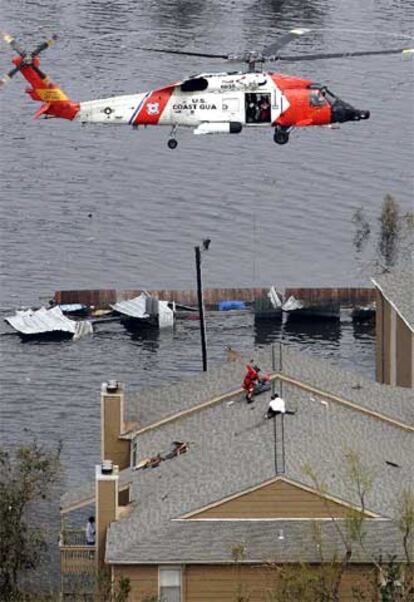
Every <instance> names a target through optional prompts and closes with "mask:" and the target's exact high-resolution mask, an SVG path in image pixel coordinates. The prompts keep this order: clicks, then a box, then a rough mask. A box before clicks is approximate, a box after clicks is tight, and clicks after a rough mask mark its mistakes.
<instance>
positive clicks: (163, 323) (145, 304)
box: [111, 293, 175, 328]
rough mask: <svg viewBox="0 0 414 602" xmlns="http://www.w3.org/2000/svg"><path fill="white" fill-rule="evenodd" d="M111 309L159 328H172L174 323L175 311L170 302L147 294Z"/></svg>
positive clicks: (121, 302)
mask: <svg viewBox="0 0 414 602" xmlns="http://www.w3.org/2000/svg"><path fill="white" fill-rule="evenodd" d="M111 307H112V309H114V310H115V311H117V312H118V313H120V314H122V315H124V316H127V317H128V318H135V319H138V320H148V321H149V322H150V323H152V324H155V325H158V327H159V328H164V327H167V326H172V325H173V323H174V313H175V311H174V310H173V309H170V308H169V307H168V302H167V301H160V300H159V299H157V298H156V297H152V296H151V295H148V294H146V293H141V294H140V295H139V296H138V297H136V298H135V299H130V300H129V301H119V302H118V303H115V304H114V305H111Z"/></svg>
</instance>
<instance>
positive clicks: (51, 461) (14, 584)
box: [0, 441, 61, 602]
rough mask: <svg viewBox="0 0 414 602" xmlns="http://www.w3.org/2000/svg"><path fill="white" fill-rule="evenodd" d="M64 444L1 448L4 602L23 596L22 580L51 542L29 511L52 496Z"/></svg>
mask: <svg viewBox="0 0 414 602" xmlns="http://www.w3.org/2000/svg"><path fill="white" fill-rule="evenodd" d="M60 452H61V447H60V446H58V448H57V449H55V450H47V449H45V448H44V447H43V446H41V445H39V444H38V443H37V442H36V441H33V442H32V443H31V444H30V445H28V446H27V447H19V448H17V449H16V450H15V451H14V453H10V452H9V451H7V450H4V449H1V448H0V591H1V593H2V594H1V595H2V598H1V599H2V601H4V602H7V601H9V600H16V599H19V596H20V592H19V587H18V579H19V576H20V575H21V573H22V572H24V571H27V570H33V569H35V568H36V567H37V566H38V564H39V562H40V561H41V559H42V557H43V555H44V553H45V551H46V549H47V544H46V541H45V536H44V533H43V532H42V530H40V529H37V528H35V527H33V526H31V525H30V524H29V521H28V511H29V510H30V509H31V508H32V507H33V505H34V504H35V503H36V502H37V501H39V500H44V499H46V498H47V497H48V495H49V493H50V491H51V488H52V485H53V484H54V483H55V482H56V480H57V478H58V471H59V467H60Z"/></svg>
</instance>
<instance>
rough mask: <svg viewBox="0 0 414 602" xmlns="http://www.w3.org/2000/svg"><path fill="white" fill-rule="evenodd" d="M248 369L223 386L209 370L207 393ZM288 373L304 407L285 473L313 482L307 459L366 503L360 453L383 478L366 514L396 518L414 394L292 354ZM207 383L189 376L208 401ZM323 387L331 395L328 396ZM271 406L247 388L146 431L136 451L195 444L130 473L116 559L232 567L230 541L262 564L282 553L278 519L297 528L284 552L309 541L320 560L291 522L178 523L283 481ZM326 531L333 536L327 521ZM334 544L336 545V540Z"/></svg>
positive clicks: (290, 428) (343, 492)
mask: <svg viewBox="0 0 414 602" xmlns="http://www.w3.org/2000/svg"><path fill="white" fill-rule="evenodd" d="M269 358H270V354H269V351H267V352H266V353H265V352H263V354H261V355H260V357H258V360H259V361H261V363H262V365H263V367H270V366H269V363H271V362H269ZM242 368H243V366H242V365H239V366H232V367H231V368H229V370H228V371H227V375H226V376H225V377H224V378H225V381H224V383H223V388H222V389H221V391H220V387H219V381H220V375H221V374H222V369H220V370H219V371H217V372H215V371H214V370H212V371H211V372H209V374H208V376H209V377H210V383H207V382H206V386H207V387H208V388H209V393H208V394H209V395H211V394H213V395H215V396H217V394H218V393H220V392H221V393H224V392H226V391H227V392H228V391H229V390H231V389H232V386H233V382H232V381H231V378H230V377H229V374H230V373H231V375H233V376H235V375H237V377H238V378H239V382H240V374H242V373H243V370H242ZM282 374H283V376H284V377H285V378H287V379H288V380H286V381H285V382H284V384H283V396H284V398H285V399H286V401H287V403H288V406H290V407H291V408H294V409H296V410H297V413H296V415H295V416H286V417H285V460H286V466H285V475H286V477H288V478H289V479H290V480H291V481H292V482H295V483H298V484H300V485H302V486H305V487H313V483H312V480H311V478H310V477H309V476H308V475H307V474H306V472H305V471H304V466H305V465H306V464H308V465H310V466H311V467H312V469H313V470H314V472H315V474H317V476H318V478H319V479H320V480H321V481H323V482H324V485H325V487H326V489H327V491H328V492H329V494H330V496H333V497H334V498H335V499H336V500H338V501H343V502H344V503H346V504H358V501H359V500H358V498H357V496H356V493H355V492H354V491H353V490H352V488H351V487H350V485H349V482H347V476H346V455H347V453H348V452H349V451H350V450H352V451H354V452H356V453H357V454H358V456H359V458H360V459H361V462H362V463H363V464H364V465H365V466H367V467H369V469H370V470H372V471H373V474H374V475H375V483H374V487H373V489H372V491H371V493H370V495H369V496H368V499H367V509H368V510H370V511H372V512H373V513H376V514H377V515H379V516H381V517H384V519H389V518H390V517H393V516H395V515H396V514H397V506H398V498H399V494H400V492H401V491H402V490H403V489H404V488H405V487H406V486H407V485H408V484H410V483H413V482H414V469H413V466H412V462H410V460H409V459H410V458H413V457H414V437H413V432H414V428H413V414H414V409H413V399H412V392H407V390H406V389H400V388H395V387H386V386H381V385H377V384H372V383H370V382H368V381H366V380H365V379H363V378H362V377H360V376H355V375H351V374H350V373H344V372H342V371H338V370H336V369H335V368H332V367H331V366H329V364H328V363H327V362H325V361H320V360H313V359H310V358H309V357H308V356H307V355H304V354H298V353H295V352H291V351H290V350H288V351H287V352H285V353H284V356H283V371H282ZM335 377H336V378H335ZM289 379H290V381H289ZM203 382H204V380H202V383H201V384H202V386H203ZM304 384H307V385H308V386H311V385H313V388H315V387H316V390H317V392H316V393H315V391H314V390H313V389H312V390H308V389H307V388H306V387H305V388H304V387H303V385H304ZM202 386H201V387H200V389H197V383H196V382H195V379H193V380H192V387H193V395H194V397H196V399H195V400H194V399H193V404H194V401H195V402H197V403H198V404H199V403H200V402H201V401H203V399H205V400H208V394H207V393H206V392H203V391H202ZM180 390H181V391H182V392H183V391H185V386H183V385H181V389H180ZM321 390H323V391H325V392H326V393H330V394H331V396H329V395H324V394H323V393H320V392H319V391H321ZM195 391H197V394H194V392H195ZM169 395H170V400H171V399H174V396H175V392H174V390H172V388H171V387H169ZM184 397H185V396H184ZM341 400H342V401H345V402H346V403H342V402H341ZM230 401H233V403H230ZM268 401H269V395H268V394H263V395H261V396H260V397H257V399H256V402H255V403H254V404H253V405H251V406H249V405H247V404H246V403H245V402H244V401H243V400H242V398H241V397H240V395H234V396H233V398H232V399H229V397H225V398H224V399H221V400H219V401H216V402H215V403H211V404H208V403H206V404H205V406H204V407H203V408H199V409H198V410H197V411H193V412H191V411H188V412H187V413H186V414H184V415H182V416H181V417H179V418H176V419H174V420H170V421H167V422H165V423H163V424H161V425H159V426H158V427H155V428H149V429H147V430H145V431H143V432H142V433H141V434H138V439H137V441H138V458H144V457H147V456H154V455H156V454H157V453H159V452H160V451H162V450H164V449H166V448H168V446H169V445H170V444H171V442H172V441H175V440H180V441H186V442H188V443H189V449H188V451H187V453H186V454H184V455H182V456H178V457H175V458H173V459H170V460H167V461H164V462H162V463H161V464H160V465H159V466H158V467H157V468H154V469H147V470H139V471H134V472H132V477H131V482H132V497H133V500H134V505H135V507H134V510H133V512H132V513H131V514H130V516H129V517H128V518H125V519H120V520H119V521H117V522H115V523H113V524H112V525H111V528H110V530H109V534H108V538H107V553H106V559H107V561H109V562H113V563H117V562H118V563H123V562H136V563H143V562H148V563H150V562H156V563H159V562H161V561H163V559H164V561H165V562H205V561H211V562H228V561H230V560H231V554H230V552H229V549H228V548H229V546H230V547H231V545H238V544H240V543H242V544H243V545H244V544H246V546H247V549H248V550H249V553H248V556H247V560H250V561H256V560H259V559H260V558H261V559H263V558H264V557H266V556H267V557H269V554H270V552H271V551H272V553H274V554H276V555H277V554H278V553H279V552H280V550H279V552H278V549H277V548H276V547H275V546H277V545H278V544H277V543H276V542H275V537H276V535H275V534H276V532H277V529H279V528H281V527H280V525H282V528H285V527H286V529H289V533H290V534H291V535H289V542H290V543H289V545H288V546H287V547H285V548H283V549H285V550H287V552H286V554H285V555H284V556H283V554H282V557H283V558H285V559H290V560H294V559H297V558H298V556H297V554H298V553H299V552H300V549H301V548H303V549H306V550H308V551H307V552H306V553H304V556H306V558H304V557H303V558H302V557H301V559H302V560H306V559H313V560H315V558H316V555H317V550H315V549H314V544H312V541H313V540H312V537H311V534H310V532H309V533H308V532H307V531H306V529H303V528H302V530H301V529H300V527H299V526H297V527H295V526H294V524H293V523H292V524H291V523H290V522H286V521H277V520H275V521H274V522H273V521H271V522H270V523H269V521H263V522H261V521H252V522H251V523H250V522H249V521H230V522H227V521H223V520H219V521H205V522H202V524H201V522H200V521H196V520H194V521H193V520H190V521H189V520H181V519H182V517H183V516H184V515H186V514H188V513H191V512H194V511H196V510H200V509H202V508H204V507H206V506H208V505H209V504H212V503H216V502H218V501H220V500H223V499H225V498H227V497H228V496H232V495H235V494H237V493H240V492H243V491H246V490H248V489H250V488H252V487H255V486H259V485H260V484H262V483H266V482H269V481H271V480H272V479H274V478H276V474H275V439H274V430H273V427H274V424H273V421H269V420H265V418H264V412H265V409H266V407H267V403H268ZM181 402H182V403H181V404H180V403H177V404H176V406H175V407H176V409H177V410H178V409H179V410H183V409H184V410H189V408H190V407H191V403H190V400H189V399H185V400H184V401H183V400H182V399H181ZM169 411H170V412H171V408H170V407H169ZM375 412H378V413H379V415H377V414H375ZM156 414H157V412H156V411H155V412H154V415H156ZM276 420H279V421H280V420H281V418H280V417H279V418H277V419H276ZM279 466H280V465H279ZM300 522H302V527H303V521H299V522H298V525H299V523H300ZM267 523H269V524H267ZM372 523H373V524H374V523H375V524H376V525H377V526H378V529H379V530H381V529H385V530H386V532H387V537H385V539H384V540H382V539H379V541H383V542H384V544H383V545H384V546H385V547H386V548H387V550H386V551H388V552H392V553H399V550H400V548H399V544H398V543H397V541H396V540H397V533H396V531H395V528H394V527H393V526H392V525H391V524H390V523H389V522H388V520H385V521H383V520H379V521H377V520H374V521H372ZM218 525H219V528H218ZM289 525H290V526H289ZM295 529H297V530H296V531H295ZM370 529H372V531H371V530H370V531H369V537H370V538H371V541H372V542H375V541H377V540H378V538H379V537H380V532H379V531H376V530H375V529H376V528H375V527H374V526H373V525H370ZM299 532H300V533H302V535H300V536H299V535H298V534H299ZM327 533H328V535H329V533H331V531H329V527H328V532H327ZM271 534H273V537H271ZM382 535H384V533H383V534H382ZM276 539H277V537H276ZM266 542H267V543H266ZM285 543H286V537H285ZM331 544H332V546H336V545H337V542H336V540H335V537H334V536H333V535H332V537H331ZM312 545H313V548H312ZM372 545H374V543H372ZM272 546H273V547H272ZM377 549H378V547H377ZM280 553H281V552H280ZM355 558H357V556H356V557H355Z"/></svg>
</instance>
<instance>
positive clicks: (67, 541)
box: [59, 529, 96, 575]
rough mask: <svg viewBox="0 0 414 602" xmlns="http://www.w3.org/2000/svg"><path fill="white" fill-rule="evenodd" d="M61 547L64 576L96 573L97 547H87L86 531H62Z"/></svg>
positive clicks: (61, 567) (61, 566)
mask: <svg viewBox="0 0 414 602" xmlns="http://www.w3.org/2000/svg"><path fill="white" fill-rule="evenodd" d="M59 547H60V570H61V573H62V575H68V574H75V575H92V574H94V573H95V571H96V562H95V546H90V545H86V539H85V530H84V529H65V530H64V531H62V532H61V535H60V546H59Z"/></svg>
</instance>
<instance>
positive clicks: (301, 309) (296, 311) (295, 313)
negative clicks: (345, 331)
mask: <svg viewBox="0 0 414 602" xmlns="http://www.w3.org/2000/svg"><path fill="white" fill-rule="evenodd" d="M282 310H283V311H284V312H286V314H287V315H288V317H289V318H294V319H300V320H302V319H303V320H305V319H307V318H313V319H323V320H339V318H340V305H339V303H332V302H331V303H328V302H327V303H315V302H312V301H307V302H306V301H302V300H301V299H296V298H295V297H294V296H293V295H292V296H290V297H289V299H287V300H286V301H285V302H284V303H283V305H282Z"/></svg>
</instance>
